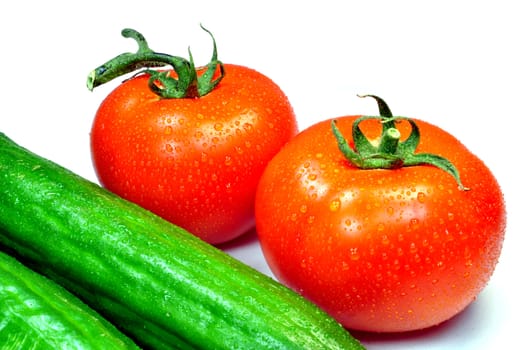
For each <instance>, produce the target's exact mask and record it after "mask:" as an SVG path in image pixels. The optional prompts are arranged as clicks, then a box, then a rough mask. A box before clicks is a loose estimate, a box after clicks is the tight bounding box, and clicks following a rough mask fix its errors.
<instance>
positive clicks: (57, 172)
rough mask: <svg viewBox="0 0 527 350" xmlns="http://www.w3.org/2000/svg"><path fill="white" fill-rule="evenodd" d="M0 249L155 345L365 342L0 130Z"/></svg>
mask: <svg viewBox="0 0 527 350" xmlns="http://www.w3.org/2000/svg"><path fill="white" fill-rule="evenodd" d="M0 231H1V232H0V244H3V245H5V246H8V247H10V248H12V249H14V250H16V252H17V253H18V254H20V255H21V256H23V257H24V258H25V259H27V261H28V262H30V263H31V264H32V266H34V268H36V269H38V270H39V271H41V272H42V273H44V274H45V275H47V276H49V277H50V278H52V279H54V280H56V281H57V282H59V283H60V284H62V285H63V286H65V287H66V288H67V289H69V290H71V291H73V292H74V293H75V294H77V295H79V296H80V297H81V298H82V299H83V300H84V301H85V302H86V303H88V304H89V305H90V306H92V307H93V308H94V309H96V310H97V311H99V312H100V313H102V314H103V315H104V316H105V317H106V318H107V319H109V320H111V321H112V322H113V323H115V324H117V325H119V327H121V328H123V329H124V330H125V331H126V332H127V333H128V334H129V335H131V336H132V337H133V338H134V339H135V340H136V341H137V342H138V343H139V344H140V345H142V346H144V347H147V348H156V349H177V348H181V349H194V348H201V349H228V350H234V349H287V350H292V349H303V350H305V349H307V350H310V349H354V350H355V349H363V347H362V346H361V344H360V343H359V342H358V341H357V340H355V339H354V338H353V337H352V336H351V335H350V334H349V332H348V331H346V330H345V329H344V328H342V327H341V325H340V324H338V323H337V322H336V321H335V320H334V319H333V318H331V317H329V316H328V315H327V314H326V313H324V312H323V311H321V310H320V309H319V308H318V307H316V306H315V305H314V304H312V303H311V302H309V301H307V300H306V299H304V298H302V297H300V296H299V295H298V294H296V293H295V292H293V291H292V290H290V289H288V288H286V287H284V286H283V285H281V284H279V283H278V282H276V281H275V280H273V279H271V278H270V277H268V276H265V275H263V274H262V273H260V272H258V271H256V270H254V269H252V268H251V267H249V266H247V265H245V264H243V263H241V262H240V261H238V260H236V259H234V258H232V257H231V256H229V255H228V254H226V253H224V252H222V251H221V250H219V249H217V248H215V247H213V246H211V245H209V244H207V243H205V242H203V241H201V240H199V239H198V238H196V237H195V236H193V235H191V234H190V233H188V232H186V231H185V230H183V229H181V228H179V227H177V226H175V225H172V224H170V223H169V222H167V221H165V220H162V219H161V218H159V217H157V216H155V215H154V214H152V213H151V212H149V211H146V210H144V209H142V208H140V207H138V206H137V205H135V204H132V203H130V202H128V201H125V200H124V199H122V198H120V197H118V196H116V195H114V194H112V193H110V192H108V191H106V190H105V189H103V188H101V187H100V186H98V185H97V184H94V183H92V182H90V181H87V180H86V179H83V178H81V177H80V176H78V175H76V174H74V173H72V172H71V171H68V170H67V169H65V168H63V167H61V166H59V165H57V164H55V163H53V162H51V161H49V160H46V159H44V158H42V157H40V156H38V155H36V154H34V153H32V152H30V151H28V150H26V149H24V148H23V147H20V146H18V145H17V144H15V143H14V142H13V141H11V140H10V139H9V138H7V137H6V136H5V135H3V134H0Z"/></svg>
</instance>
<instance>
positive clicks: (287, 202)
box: [256, 116, 506, 332]
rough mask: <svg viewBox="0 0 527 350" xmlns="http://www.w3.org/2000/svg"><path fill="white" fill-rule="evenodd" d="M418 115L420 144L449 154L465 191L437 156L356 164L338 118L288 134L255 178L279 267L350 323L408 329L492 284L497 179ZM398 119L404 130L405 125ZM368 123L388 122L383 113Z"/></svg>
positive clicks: (265, 243) (261, 227)
mask: <svg viewBox="0 0 527 350" xmlns="http://www.w3.org/2000/svg"><path fill="white" fill-rule="evenodd" d="M356 118H358V116H346V117H341V118H337V121H338V127H339V129H340V130H341V131H343V132H344V133H345V135H349V134H350V132H349V131H351V127H352V122H353V120H355V119H356ZM416 122H417V125H418V126H419V128H420V131H421V143H420V146H419V147H418V149H417V153H419V152H429V153H435V154H438V155H441V156H443V157H446V158H448V159H449V160H450V161H451V162H452V163H453V164H454V165H455V166H456V167H457V168H458V170H459V172H460V174H461V179H462V181H463V184H464V185H465V186H467V187H469V188H470V190H469V191H462V190H460V189H459V188H458V185H457V183H456V181H455V180H454V178H453V177H452V176H450V175H449V174H447V173H446V172H444V171H442V170H440V169H438V168H435V167H432V166H414V167H405V168H399V169H396V170H384V169H375V170H360V169H357V168H356V167H354V166H353V165H351V164H350V163H349V162H348V161H347V160H346V159H345V158H344V156H343V155H342V154H341V153H340V151H339V150H338V147H337V145H336V141H335V138H334V136H333V134H332V133H331V127H330V121H323V122H320V123H318V124H315V125H313V126H311V127H309V128H307V129H306V130H304V131H302V132H301V133H300V134H299V135H298V136H296V137H295V138H294V139H293V140H291V141H290V142H289V143H288V144H287V145H286V146H285V147H284V148H283V149H282V150H281V151H280V152H279V153H278V154H277V155H276V156H275V157H274V158H273V160H272V161H271V162H270V163H269V165H268V167H267V169H266V170H265V172H264V174H263V176H262V178H261V181H260V184H259V186H258V190H257V196H256V228H257V232H258V235H259V238H260V242H261V245H262V250H263V252H264V256H265V258H266V260H267V262H268V263H269V266H270V268H271V270H272V272H273V273H274V274H275V276H276V278H277V279H278V280H280V281H281V282H283V283H284V284H286V285H288V286H290V287H291V288H293V289H294V290H296V291H298V292H299V293H300V294H302V295H304V296H305V297H307V298H308V299H311V300H312V301H314V302H315V303H316V304H318V305H319V306H320V307H321V308H323V309H325V310H326V311H327V312H328V313H329V314H331V315H332V316H334V317H335V318H336V319H337V320H338V321H339V322H341V323H342V324H343V325H344V326H345V327H347V328H349V329H356V330H363V331H373V332H402V331H411V330H417V329H422V328H426V327H430V326H433V325H436V324H439V323H441V322H443V321H445V320H447V319H449V318H451V317H452V316H454V315H455V314H457V313H459V312H460V311H461V310H463V309H464V308H465V307H466V306H467V305H469V304H470V303H471V302H472V301H473V300H474V299H475V298H476V296H477V295H478V293H479V292H480V291H481V290H482V289H483V288H484V286H485V285H486V284H487V282H488V280H489V279H490V277H491V275H492V273H493V270H494V268H495V265H496V263H497V261H498V258H499V255H500V252H501V247H502V242H503V239H504V232H505V225H506V214H505V203H504V199H503V194H502V192H501V189H500V187H499V185H498V183H497V181H496V179H495V178H494V176H493V175H492V173H491V172H490V171H489V169H488V168H487V167H486V166H485V164H484V163H483V162H482V161H481V160H480V159H478V158H477V157H476V156H475V155H473V154H472V153H471V152H469V151H468V150H467V149H466V148H465V147H464V146H463V145H462V144H461V143H460V142H459V141H458V140H457V139H456V138H454V137H453V136H452V135H450V134H448V133H447V132H445V131H443V130H441V129H440V128H438V127H436V126H434V125H431V124H429V123H426V122H423V121H420V120H416ZM398 128H399V129H400V130H401V133H402V134H403V139H404V137H405V136H407V135H408V134H409V130H410V128H409V126H408V125H407V123H406V122H402V123H400V125H398ZM361 129H362V130H363V132H364V133H365V135H366V136H367V137H368V138H371V139H373V138H375V137H376V136H378V135H379V134H380V127H379V126H378V123H377V122H375V121H371V120H369V121H365V122H363V123H362V124H361ZM346 132H347V133H346Z"/></svg>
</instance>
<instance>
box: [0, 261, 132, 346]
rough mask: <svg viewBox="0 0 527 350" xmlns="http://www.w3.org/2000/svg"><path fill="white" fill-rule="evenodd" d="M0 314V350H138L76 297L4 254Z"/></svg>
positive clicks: (0, 266) (1, 265)
mask: <svg viewBox="0 0 527 350" xmlns="http://www.w3.org/2000/svg"><path fill="white" fill-rule="evenodd" d="M0 314H1V315H2V319H1V321H0V342H1V348H2V349H4V350H8V349H13V350H20V349H33V350H61V349H64V350H66V349H67V350H71V349H85V350H88V349H100V350H106V349H115V350H117V349H139V347H137V345H135V344H134V343H133V342H132V341H131V340H130V339H129V338H127V337H125V336H124V335H123V334H122V333H121V332H119V331H118V330H117V329H116V328H115V326H114V325H112V324H110V323H109V322H108V321H107V320H105V319H103V318H102V317H101V316H100V315H99V314H97V313H96V312H95V311H94V310H92V309H91V308H89V307H88V306H87V305H86V304H84V303H82V302H81V301H80V300H79V299H78V298H76V297H75V296H73V295H72V294H71V293H69V292H68V291H66V290H65V289H64V288H62V287H60V286H59V285H58V284H56V283H55V282H53V281H51V280H49V279H48V278H46V277H44V276H42V275H39V274H38V273H36V272H35V271H32V270H30V269H28V268H27V267H26V266H24V265H23V264H21V263H20V262H19V261H18V260H16V259H15V258H13V257H11V256H9V255H7V254H5V253H4V252H0Z"/></svg>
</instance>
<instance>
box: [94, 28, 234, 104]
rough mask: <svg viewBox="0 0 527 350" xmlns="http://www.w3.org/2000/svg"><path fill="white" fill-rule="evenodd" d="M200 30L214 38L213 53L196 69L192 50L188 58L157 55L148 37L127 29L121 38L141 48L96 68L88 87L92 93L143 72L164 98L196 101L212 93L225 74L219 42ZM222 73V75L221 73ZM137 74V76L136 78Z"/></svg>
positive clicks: (149, 84) (150, 84)
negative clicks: (159, 68) (99, 87)
mask: <svg viewBox="0 0 527 350" xmlns="http://www.w3.org/2000/svg"><path fill="white" fill-rule="evenodd" d="M201 29H203V30H204V31H205V32H207V33H208V34H209V35H210V37H211V38H212V43H213V52H212V58H211V60H210V62H209V63H208V64H207V65H206V66H204V67H199V68H196V67H195V65H194V59H193V57H192V53H191V51H190V48H189V49H188V53H189V59H185V58H183V57H179V56H172V55H168V54H165V53H159V52H155V51H153V50H152V49H150V47H149V46H148V42H147V41H146V39H145V37H144V36H143V35H142V34H141V33H139V32H138V31H136V30H134V29H130V28H125V29H123V30H122V31H121V35H122V36H123V37H125V38H132V39H134V40H135V41H136V42H137V44H138V46H139V48H138V50H137V52H135V53H130V52H126V53H123V54H120V55H118V56H115V57H114V58H112V59H111V60H109V61H108V62H106V63H104V64H102V65H101V66H99V67H97V68H95V69H94V70H92V71H91V72H90V74H89V75H88V79H87V82H86V85H87V87H88V89H89V90H90V91H91V90H93V89H94V88H95V87H97V86H99V85H102V84H104V83H107V82H109V81H111V80H113V79H115V78H117V77H119V76H122V75H125V74H128V73H131V72H134V71H137V70H140V69H142V70H141V71H140V72H138V73H137V74H148V75H149V76H150V78H149V80H148V86H149V87H150V89H151V90H152V91H153V92H154V93H155V94H157V95H158V96H160V97H161V98H194V97H201V96H205V95H206V94H208V93H209V92H211V91H212V90H213V89H214V88H215V87H216V85H218V83H219V82H220V81H221V79H222V78H223V76H224V75H225V71H224V68H223V63H222V62H221V61H219V60H218V53H217V47H216V40H215V39H214V36H213V35H212V33H211V32H210V31H209V30H207V29H206V28H204V27H203V26H202V25H201ZM164 66H171V67H172V69H173V71H174V72H175V76H174V74H172V73H171V72H170V71H157V70H153V69H149V68H156V67H164ZM218 71H219V73H218ZM137 74H136V75H137Z"/></svg>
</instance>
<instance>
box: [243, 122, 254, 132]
mask: <svg viewBox="0 0 527 350" xmlns="http://www.w3.org/2000/svg"><path fill="white" fill-rule="evenodd" d="M243 129H244V130H245V131H246V132H251V131H252V130H253V125H252V124H250V123H245V124H243Z"/></svg>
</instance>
